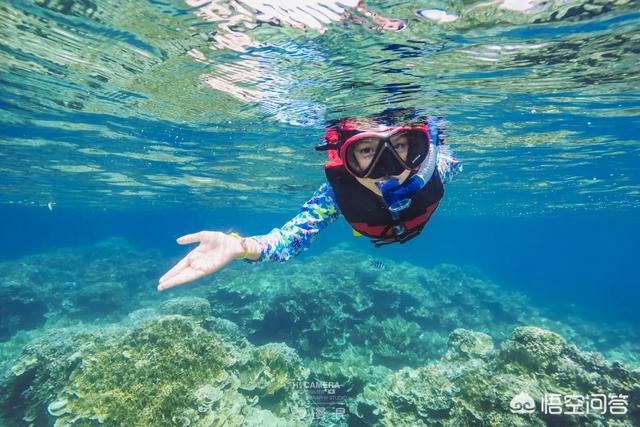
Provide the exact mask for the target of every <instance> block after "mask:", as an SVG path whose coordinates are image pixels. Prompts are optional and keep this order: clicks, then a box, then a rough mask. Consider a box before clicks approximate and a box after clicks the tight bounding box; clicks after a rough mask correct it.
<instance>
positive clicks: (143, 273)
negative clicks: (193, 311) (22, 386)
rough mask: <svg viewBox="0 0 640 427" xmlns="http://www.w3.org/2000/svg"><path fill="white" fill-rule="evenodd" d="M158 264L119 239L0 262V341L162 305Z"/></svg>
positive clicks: (150, 255)
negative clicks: (20, 333)
mask: <svg viewBox="0 0 640 427" xmlns="http://www.w3.org/2000/svg"><path fill="white" fill-rule="evenodd" d="M161 263H162V257H161V256H160V253H159V252H156V251H144V252H142V251H137V250H136V249H135V248H133V247H132V246H131V245H130V244H129V243H127V242H126V241H125V240H124V239H120V238H112V239H109V240H105V241H103V242H100V243H98V244H96V245H93V246H88V247H79V248H60V249H56V250H53V251H50V252H46V253H42V254H36V255H29V256H25V257H23V258H21V259H18V260H15V261H5V262H1V263H0V277H2V278H3V283H1V284H0V341H3V340H6V339H8V338H10V337H11V336H12V335H13V334H15V333H16V332H18V331H20V330H27V329H35V328H38V327H40V326H42V325H45V326H72V325H74V324H76V323H77V322H78V321H79V320H80V321H86V322H92V323H94V322H97V321H102V322H114V321H118V320H120V319H122V318H124V317H125V316H126V315H127V313H129V312H130V311H132V310H135V309H137V308H141V307H145V306H152V305H154V304H156V303H157V302H158V301H160V300H162V299H163V296H161V295H158V293H157V292H156V291H155V283H156V282H157V271H158V266H160V265H161ZM70 266H73V268H70Z"/></svg>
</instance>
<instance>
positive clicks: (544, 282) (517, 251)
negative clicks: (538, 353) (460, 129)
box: [0, 199, 640, 325]
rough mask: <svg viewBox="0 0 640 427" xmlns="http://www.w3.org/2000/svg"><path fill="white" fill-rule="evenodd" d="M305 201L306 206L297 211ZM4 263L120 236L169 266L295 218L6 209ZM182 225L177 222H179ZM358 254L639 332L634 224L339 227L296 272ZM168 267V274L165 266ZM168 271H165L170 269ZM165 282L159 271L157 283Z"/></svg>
mask: <svg viewBox="0 0 640 427" xmlns="http://www.w3.org/2000/svg"><path fill="white" fill-rule="evenodd" d="M303 202H304V200H303V199H301V200H300V203H303ZM0 213H1V216H2V218H3V221H2V225H1V226H0V232H1V233H2V235H3V236H4V238H5V242H10V244H7V245H4V246H3V247H2V248H1V252H0V257H2V258H3V259H7V260H9V259H17V258H20V257H21V256H24V255H28V254H31V253H38V252H46V251H47V250H53V249H55V248H57V247H61V246H85V245H91V244H93V243H95V242H98V241H101V240H103V239H106V238H109V237H112V236H119V237H123V238H125V239H127V240H129V241H130V242H131V243H132V244H134V245H135V246H136V247H138V248H140V249H160V250H161V251H162V252H163V253H164V254H165V255H166V256H167V257H179V256H182V255H184V253H185V249H184V248H183V247H181V246H179V245H177V244H175V243H174V240H175V238H177V237H179V236H181V235H183V234H187V233H190V232H194V231H199V230H230V229H233V230H236V231H238V232H240V233H243V234H245V235H259V234H264V233H266V232H267V231H269V230H271V228H274V227H279V226H280V225H282V224H283V223H284V222H286V221H287V220H288V219H289V217H290V216H291V214H277V215H274V214H269V213H268V212H261V213H255V214H254V213H242V212H238V211H234V210H228V209H227V210H221V209H213V208H211V207H206V206H203V207H201V208H199V209H197V210H196V209H193V208H190V209H189V208H187V209H164V210H127V211H124V212H117V211H115V212H114V211H91V210H83V209H55V210H54V211H53V212H50V211H49V210H48V209H46V208H20V207H7V206H5V207H3V208H2V210H1V211H0ZM176 218H179V220H176ZM345 241H346V242H350V243H352V244H355V248H357V249H358V250H360V251H362V253H363V256H366V254H369V255H371V256H384V257H389V258H392V259H395V260H398V261H408V262H411V263H414V264H416V265H420V266H424V267H426V268H429V267H433V266H435V265H437V264H439V263H450V264H457V265H462V266H471V267H475V268H476V269H477V271H478V273H480V274H481V275H483V276H485V277H486V278H489V279H490V280H492V281H494V282H496V283H497V284H499V285H500V286H501V287H504V288H507V289H511V290H516V291H520V292H523V293H525V294H527V295H529V296H531V297H532V298H533V300H534V301H535V303H536V304H537V305H538V306H542V307H545V306H546V307H552V308H554V309H555V310H558V311H560V312H562V311H563V310H569V311H575V309H576V307H571V306H572V305H574V306H577V308H578V309H579V310H578V311H581V312H583V313H585V314H587V315H588V316H589V317H591V316H597V317H598V318H600V319H601V320H602V321H603V322H606V321H607V320H608V319H609V320H614V319H617V320H625V321H629V322H632V323H633V324H635V325H640V317H639V313H638V300H639V299H640V280H639V279H638V276H637V274H638V272H637V267H636V258H637V254H638V253H639V252H638V251H639V250H640V218H638V217H637V216H636V215H632V214H624V213H622V214H616V213H584V214H582V215H580V216H576V215H549V216H548V217H542V218H540V217H536V218H511V219H509V218H506V219H505V218H492V217H477V218H446V217H443V216H439V215H434V217H433V219H432V220H431V221H430V222H429V224H428V226H427V228H426V229H425V231H424V232H423V234H422V235H421V237H420V238H418V239H415V240H414V241H412V242H411V243H407V244H404V245H397V246H396V245H394V246H387V247H383V248H379V249H374V248H373V246H372V245H371V244H370V243H369V242H368V241H367V240H366V239H365V238H364V237H360V238H356V237H352V233H351V229H350V228H349V226H348V224H347V223H346V221H344V220H343V219H341V220H340V221H338V222H337V223H335V224H332V225H331V226H330V228H329V229H327V230H325V232H323V233H322V234H321V235H320V237H319V238H318V240H317V241H316V242H315V243H314V245H313V249H312V250H309V251H308V252H305V253H303V254H301V255H300V256H299V258H297V259H295V260H294V261H292V262H300V263H304V262H305V259H307V258H308V257H309V256H315V255H321V254H322V253H323V252H325V251H327V250H329V249H330V248H331V247H332V246H334V245H336V244H339V243H341V242H345ZM164 267H168V265H167V266H164ZM164 267H163V268H164ZM163 273H164V270H163V269H162V268H160V269H159V270H158V277H159V276H161V275H162V274H163Z"/></svg>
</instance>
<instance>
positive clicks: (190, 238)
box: [176, 232, 202, 245]
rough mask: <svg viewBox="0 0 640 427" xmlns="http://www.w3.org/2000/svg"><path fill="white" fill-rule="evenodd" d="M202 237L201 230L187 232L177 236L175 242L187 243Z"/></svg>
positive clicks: (197, 240) (194, 241) (195, 241)
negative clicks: (191, 232)
mask: <svg viewBox="0 0 640 427" xmlns="http://www.w3.org/2000/svg"><path fill="white" fill-rule="evenodd" d="M201 239H202V232H198V233H193V234H187V235H184V236H182V237H178V239H177V240H176V242H178V243H179V244H181V245H188V244H189V243H197V242H199V241H200V240H201Z"/></svg>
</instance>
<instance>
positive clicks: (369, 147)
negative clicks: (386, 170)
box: [353, 134, 409, 171]
mask: <svg viewBox="0 0 640 427" xmlns="http://www.w3.org/2000/svg"><path fill="white" fill-rule="evenodd" d="M391 145H392V146H393V148H394V149H395V150H396V152H397V153H398V155H399V156H400V158H401V159H402V160H404V161H406V160H407V156H408V155H409V146H408V142H407V137H406V136H405V135H402V134H401V135H394V136H392V137H391ZM377 147H378V141H377V138H364V139H362V140H361V141H358V142H356V143H355V146H354V148H353V156H354V159H355V161H356V165H355V166H356V167H357V168H358V169H359V170H361V171H364V170H365V169H366V168H367V167H369V165H370V164H371V162H372V161H373V156H374V154H375V153H376V148H377Z"/></svg>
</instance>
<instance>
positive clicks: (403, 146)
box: [390, 129, 429, 169]
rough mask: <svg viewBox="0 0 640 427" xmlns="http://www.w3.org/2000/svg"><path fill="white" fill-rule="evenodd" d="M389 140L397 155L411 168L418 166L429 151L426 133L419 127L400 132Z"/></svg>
mask: <svg viewBox="0 0 640 427" xmlns="http://www.w3.org/2000/svg"><path fill="white" fill-rule="evenodd" d="M390 140H391V146H392V147H393V148H394V150H395V151H396V153H397V154H398V156H399V157H400V158H401V159H402V161H403V162H404V163H405V164H406V165H407V167H409V168H411V169H414V168H416V167H418V166H419V165H420V163H422V161H423V160H424V159H425V158H426V157H427V154H428V153H429V143H428V139H427V134H426V132H424V131H423V130H421V129H412V130H406V131H403V132H400V133H398V134H396V135H392V136H391V138H390Z"/></svg>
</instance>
